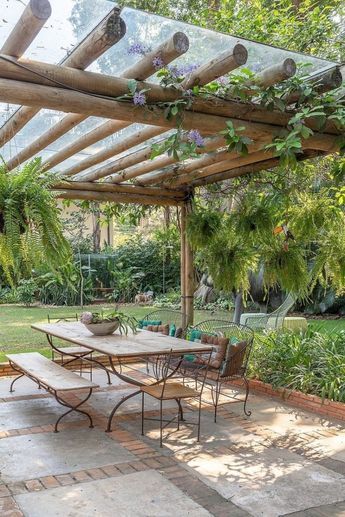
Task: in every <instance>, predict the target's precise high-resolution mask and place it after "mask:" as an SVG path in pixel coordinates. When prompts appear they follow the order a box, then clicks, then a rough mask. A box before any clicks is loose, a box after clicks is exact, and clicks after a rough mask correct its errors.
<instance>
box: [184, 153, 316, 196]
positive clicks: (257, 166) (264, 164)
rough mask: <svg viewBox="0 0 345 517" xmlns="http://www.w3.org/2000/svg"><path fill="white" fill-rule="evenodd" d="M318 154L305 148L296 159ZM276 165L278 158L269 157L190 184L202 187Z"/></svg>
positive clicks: (312, 156)
mask: <svg viewBox="0 0 345 517" xmlns="http://www.w3.org/2000/svg"><path fill="white" fill-rule="evenodd" d="M318 154H320V152H319V151H313V150H310V151H309V150H307V151H306V152H305V153H304V154H303V155H301V156H299V157H298V161H303V160H307V159H311V158H315V157H316V156H317V155H318ZM278 165H279V158H271V159H268V160H264V161H261V162H257V163H253V164H250V165H244V166H242V167H237V168H234V169H231V170H226V171H224V172H220V173H218V174H212V175H211V176H206V177H204V178H200V179H197V180H195V181H192V182H191V185H190V186H192V187H193V188H196V187H203V186H205V185H211V184H213V183H220V182H222V181H226V180H229V179H231V178H237V177H239V176H244V175H246V174H254V173H256V172H260V171H262V170H268V169H273V168H275V167H277V166H278Z"/></svg>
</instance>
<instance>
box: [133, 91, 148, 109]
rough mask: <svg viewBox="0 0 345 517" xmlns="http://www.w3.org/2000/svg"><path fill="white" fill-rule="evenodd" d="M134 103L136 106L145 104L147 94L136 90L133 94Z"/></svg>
mask: <svg viewBox="0 0 345 517" xmlns="http://www.w3.org/2000/svg"><path fill="white" fill-rule="evenodd" d="M133 103H134V104H135V105H136V106H144V104H146V97H145V94H144V93H142V92H135V94H134V95H133Z"/></svg>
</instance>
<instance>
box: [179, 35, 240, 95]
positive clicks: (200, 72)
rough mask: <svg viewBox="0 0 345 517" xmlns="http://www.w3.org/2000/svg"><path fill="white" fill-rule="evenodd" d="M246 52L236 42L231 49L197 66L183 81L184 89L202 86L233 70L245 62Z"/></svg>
mask: <svg viewBox="0 0 345 517" xmlns="http://www.w3.org/2000/svg"><path fill="white" fill-rule="evenodd" d="M247 58H248V52H247V49H246V47H244V46H243V45H241V44H240V43H237V44H236V45H235V46H234V47H233V48H232V49H230V50H225V51H224V52H222V53H221V54H219V56H217V57H216V58H214V59H212V60H211V61H208V62H207V63H205V64H204V65H202V66H200V67H199V68H197V69H196V70H195V71H194V72H192V73H191V74H190V75H189V76H188V77H186V79H185V80H184V81H183V83H182V86H183V88H184V89H185V90H188V89H189V88H192V87H193V86H203V85H205V84H208V83H210V82H211V81H214V80H215V79H217V78H218V77H220V76H222V75H224V74H227V73H229V72H231V71H232V70H235V69H236V68H238V67H239V66H242V65H244V64H245V63H246V61H247Z"/></svg>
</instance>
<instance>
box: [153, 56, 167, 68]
mask: <svg viewBox="0 0 345 517" xmlns="http://www.w3.org/2000/svg"><path fill="white" fill-rule="evenodd" d="M152 64H153V66H154V68H155V69H156V70H160V68H163V67H164V61H163V59H162V58H161V57H160V56H155V57H154V58H153V59H152Z"/></svg>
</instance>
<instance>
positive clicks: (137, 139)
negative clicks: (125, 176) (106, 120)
mask: <svg viewBox="0 0 345 517" xmlns="http://www.w3.org/2000/svg"><path fill="white" fill-rule="evenodd" d="M126 125H127V124H126ZM97 129H98V128H97ZM161 132H162V130H161V128H160V127H156V126H147V127H145V128H144V129H141V130H139V131H136V132H135V133H133V134H132V135H130V136H128V137H127V138H123V139H121V140H120V141H118V142H115V143H114V144H112V145H109V146H107V147H106V148H105V149H103V150H102V151H100V152H98V153H96V154H95V155H93V156H90V158H86V159H85V160H82V161H81V162H80V163H79V164H76V165H73V166H72V167H70V168H69V169H67V170H65V171H64V172H63V175H64V176H74V175H76V174H77V175H78V178H83V180H84V179H85V180H87V181H94V180H96V179H100V178H103V177H104V176H107V175H108V174H111V172H112V169H110V170H111V172H106V173H105V174H104V170H105V169H106V170H109V169H108V167H109V166H111V165H112V164H114V167H116V163H117V162H112V164H108V165H105V166H103V167H101V168H98V169H96V170H94V171H90V172H87V173H83V174H78V173H80V171H83V170H84V169H85V168H87V169H88V168H90V167H92V166H94V165H96V164H97V163H99V161H102V162H103V161H105V160H107V159H108V158H111V157H112V156H115V155H117V154H120V153H123V152H124V151H127V150H128V149H130V148H131V147H134V146H136V145H138V144H141V143H142V142H145V141H146V140H148V139H150V138H153V137H154V136H157V135H159V134H161ZM88 135H89V133H88ZM138 153H140V151H138ZM129 156H132V155H129ZM134 163H137V162H134ZM118 170H120V169H118Z"/></svg>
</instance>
